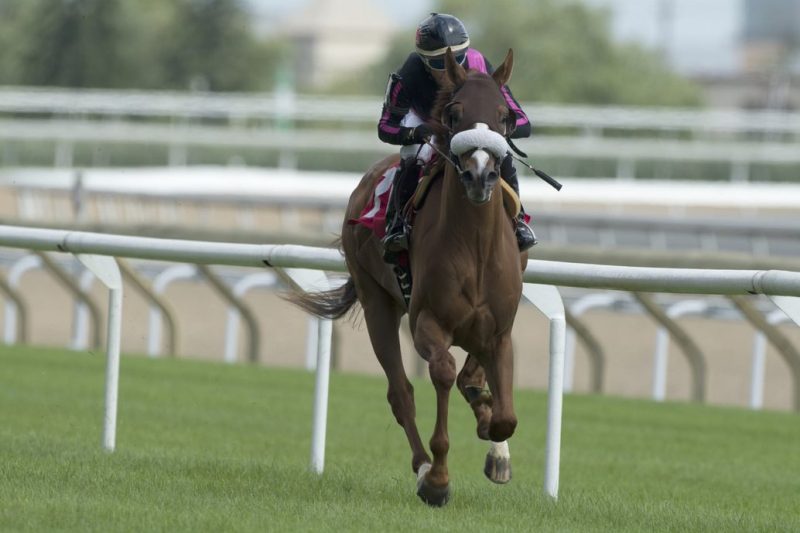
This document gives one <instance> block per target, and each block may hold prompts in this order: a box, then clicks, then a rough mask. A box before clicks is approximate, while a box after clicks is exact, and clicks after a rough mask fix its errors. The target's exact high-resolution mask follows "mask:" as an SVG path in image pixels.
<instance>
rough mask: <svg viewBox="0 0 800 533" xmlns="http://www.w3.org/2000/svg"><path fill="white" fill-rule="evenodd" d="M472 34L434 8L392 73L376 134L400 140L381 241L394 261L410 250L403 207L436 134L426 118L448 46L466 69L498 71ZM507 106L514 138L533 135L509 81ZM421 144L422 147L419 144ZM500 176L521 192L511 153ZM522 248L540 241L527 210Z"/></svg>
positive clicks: (520, 226)
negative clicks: (474, 42) (513, 123)
mask: <svg viewBox="0 0 800 533" xmlns="http://www.w3.org/2000/svg"><path fill="white" fill-rule="evenodd" d="M469 44H470V43H469V35H468V34H467V30H466V28H465V27H464V24H462V22H461V21H460V20H458V19H457V18H456V17H454V16H452V15H445V14H440V13H431V15H430V16H429V17H428V18H426V19H425V20H423V21H422V22H421V23H420V24H419V27H418V28H417V36H416V51H415V52H412V53H411V54H410V55H409V56H408V58H407V59H406V61H405V63H403V66H402V67H400V70H398V71H397V72H395V73H392V74H391V75H390V76H389V83H388V86H387V87H386V97H385V101H384V104H383V112H382V114H381V119H380V122H379V123H378V137H379V138H380V139H381V140H382V141H383V142H385V143H389V144H395V145H402V148H401V150H400V156H401V161H400V168H399V169H398V170H397V172H396V173H395V175H394V183H393V187H392V193H391V198H389V202H388V205H387V213H386V221H387V224H386V236H385V237H384V238H383V240H382V243H383V247H384V258H385V259H386V260H391V259H392V258H394V257H395V256H396V254H397V252H399V251H401V250H406V249H408V236H407V235H406V232H405V225H404V221H403V215H402V210H403V209H402V208H403V206H405V205H406V203H408V201H409V200H410V198H411V196H412V194H413V193H414V190H415V188H416V186H417V180H418V178H419V173H420V169H421V167H422V165H424V164H425V163H427V162H428V161H429V160H430V157H431V155H432V150H431V149H430V147H429V146H427V145H425V144H423V143H424V142H425V141H427V140H428V139H429V138H430V137H431V134H432V131H431V128H430V126H428V125H427V124H426V123H425V121H426V120H428V119H429V118H430V112H431V108H432V107H433V103H434V100H435V99H436V94H437V92H438V83H437V78H438V79H441V77H442V76H443V74H444V68H445V67H444V54H445V51H446V50H447V48H448V47H449V48H450V49H451V50H452V52H453V54H454V56H455V59H456V61H458V62H459V63H460V64H461V65H463V66H464V67H465V68H468V69H474V70H478V71H480V72H484V73H486V74H491V73H492V72H494V69H493V68H492V65H491V64H489V61H487V60H486V58H484V57H483V54H481V53H480V52H478V51H477V50H475V49H474V48H469ZM501 90H502V93H503V95H504V96H505V99H506V102H507V103H508V106H509V107H510V108H511V109H512V110H513V111H514V112H515V113H516V116H517V127H516V129H515V130H514V132H513V133H512V134H511V138H515V139H516V138H521V137H529V136H530V134H531V124H530V121H529V120H528V117H527V116H526V115H525V113H524V112H523V111H522V109H520V107H519V104H518V103H517V101H516V100H514V97H513V96H512V94H511V90H510V89H509V88H508V87H507V86H503V87H502V89H501ZM421 144H422V150H420V145H421ZM500 175H501V176H502V178H503V179H504V180H506V182H507V183H508V184H509V185H510V186H511V188H513V189H514V191H515V192H516V193H517V195H519V181H518V180H517V170H516V169H515V168H514V160H513V158H512V157H511V155H510V154H509V155H507V156H506V157H505V159H503V162H502V164H501V167H500ZM515 233H516V237H517V244H518V245H519V249H520V251H525V250H527V249H528V248H530V247H531V246H533V245H534V244H536V242H537V241H536V236H535V235H534V233H533V230H531V228H530V227H529V226H528V225H527V224H526V223H525V212H524V210H523V211H521V212H520V214H519V216H518V217H517V219H516V222H515Z"/></svg>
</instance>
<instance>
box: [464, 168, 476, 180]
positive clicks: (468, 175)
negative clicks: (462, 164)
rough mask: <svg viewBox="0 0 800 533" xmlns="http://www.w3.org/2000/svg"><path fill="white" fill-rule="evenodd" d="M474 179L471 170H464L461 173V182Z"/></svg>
mask: <svg viewBox="0 0 800 533" xmlns="http://www.w3.org/2000/svg"><path fill="white" fill-rule="evenodd" d="M474 179H475V174H473V173H472V171H471V170H465V171H464V172H462V173H461V181H465V182H471V181H473V180H474Z"/></svg>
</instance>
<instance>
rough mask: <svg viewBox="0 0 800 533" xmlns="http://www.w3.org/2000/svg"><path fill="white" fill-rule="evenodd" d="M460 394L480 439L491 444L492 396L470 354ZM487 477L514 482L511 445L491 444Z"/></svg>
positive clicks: (461, 375) (460, 378)
mask: <svg viewBox="0 0 800 533" xmlns="http://www.w3.org/2000/svg"><path fill="white" fill-rule="evenodd" d="M456 384H457V385H458V390H460V391H461V394H462V395H463V396H464V398H465V399H466V400H467V403H469V405H470V407H471V408H472V412H473V413H475V419H476V420H477V422H478V438H480V439H482V440H489V424H490V423H491V421H492V394H491V392H489V391H488V390H487V389H486V388H485V385H486V375H485V372H484V370H483V367H482V366H481V364H480V362H479V361H478V358H477V357H476V356H475V355H473V354H469V355H468V356H467V360H466V361H465V362H464V366H463V368H462V369H461V372H459V373H458V379H457V380H456ZM483 473H484V474H485V475H486V477H487V478H489V480H490V481H492V482H494V483H501V484H502V483H508V482H509V481H511V454H510V453H509V451H508V441H502V442H490V444H489V451H488V452H487V454H486V461H485V462H484V465H483Z"/></svg>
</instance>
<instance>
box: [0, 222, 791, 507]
mask: <svg viewBox="0 0 800 533" xmlns="http://www.w3.org/2000/svg"><path fill="white" fill-rule="evenodd" d="M0 246H6V247H12V248H23V249H31V250H41V251H59V252H65V253H71V254H74V255H75V256H76V257H77V258H78V260H79V261H81V262H82V263H83V264H84V265H85V266H86V267H87V268H88V269H89V270H91V271H92V272H93V273H94V274H95V275H96V276H97V277H98V279H100V280H101V281H102V282H103V283H104V284H105V285H106V287H107V288H108V289H109V320H108V335H107V366H106V387H105V411H104V425H103V447H104V448H105V449H106V450H108V451H113V449H114V448H115V443H116V416H117V398H118V381H119V349H120V344H119V343H120V331H121V327H122V278H121V275H120V271H119V268H118V267H117V263H116V261H115V260H114V259H113V258H114V257H133V258H140V259H159V260H166V261H175V262H191V263H200V264H222V265H237V266H250V267H257V268H263V267H265V266H266V267H271V268H275V269H284V270H285V271H286V269H289V270H288V271H287V274H288V275H289V276H290V277H291V278H292V279H293V280H294V281H295V282H296V283H298V284H299V285H301V286H302V287H304V288H307V289H308V288H317V289H319V288H325V287H326V286H327V278H326V277H325V275H324V274H323V273H322V271H343V270H344V268H345V267H344V261H343V259H342V257H341V255H340V254H339V253H338V252H337V251H336V250H331V249H323V248H311V247H305V246H296V245H248V244H229V243H215V242H202V241H181V240H174V239H153V238H144V237H126V236H119V235H105V234H97V233H87V232H72V231H65V230H47V229H35V228H22V227H14V226H0ZM291 269H303V270H301V271H300V274H301V275H293V273H292V270H291ZM524 280H525V282H526V283H525V286H524V288H523V294H524V296H525V297H526V298H527V299H529V300H530V301H531V302H532V303H533V304H534V305H536V306H537V307H538V308H539V309H540V310H541V311H542V312H543V313H544V314H545V316H547V318H548V319H549V321H550V334H551V337H550V369H549V384H548V422H547V424H548V428H547V442H546V452H545V454H546V461H545V473H544V490H545V492H546V493H547V494H548V495H550V496H551V497H553V498H556V497H557V495H558V481H559V464H560V449H561V410H562V409H561V406H562V394H563V380H564V352H565V342H566V320H565V311H564V305H563V302H562V301H561V297H560V295H559V293H558V291H557V289H556V288H555V287H554V286H556V285H560V286H570V287H586V288H598V289H616V290H628V291H648V292H674V293H692V294H727V295H744V294H765V295H768V296H769V297H770V298H771V299H772V301H773V302H774V303H775V304H776V305H777V306H778V307H780V308H781V309H782V310H783V311H784V312H785V313H786V314H787V315H788V316H789V317H791V318H792V320H794V321H795V322H796V323H798V324H800V298H797V297H798V296H800V273H796V272H786V271H774V270H769V271H764V270H762V271H756V270H692V269H654V268H640V267H618V266H609V265H586V264H575V263H562V262H553V261H529V262H528V266H527V268H526V270H525V273H524ZM330 326H331V324H330V321H322V322H321V323H320V326H319V328H318V331H319V344H318V352H317V369H316V372H317V374H316V386H315V397H314V415H313V426H312V428H313V429H312V450H311V467H312V469H313V470H314V471H316V472H319V473H321V472H322V470H323V467H324V451H325V431H326V427H325V425H326V419H327V395H328V377H329V369H330V335H331V327H330ZM798 397H799V396H798V391H795V399H796V400H797V398H798Z"/></svg>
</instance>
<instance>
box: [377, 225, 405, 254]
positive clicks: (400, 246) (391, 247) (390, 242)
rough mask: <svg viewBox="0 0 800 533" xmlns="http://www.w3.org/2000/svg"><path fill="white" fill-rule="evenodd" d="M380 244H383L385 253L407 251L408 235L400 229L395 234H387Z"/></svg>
mask: <svg viewBox="0 0 800 533" xmlns="http://www.w3.org/2000/svg"><path fill="white" fill-rule="evenodd" d="M381 244H383V249H384V250H385V251H387V252H393V253H397V252H402V251H403V250H408V235H406V232H405V231H403V229H402V228H400V230H399V231H397V232H393V233H387V234H386V236H385V237H384V238H383V239H381Z"/></svg>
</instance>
